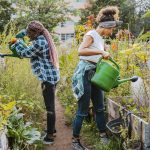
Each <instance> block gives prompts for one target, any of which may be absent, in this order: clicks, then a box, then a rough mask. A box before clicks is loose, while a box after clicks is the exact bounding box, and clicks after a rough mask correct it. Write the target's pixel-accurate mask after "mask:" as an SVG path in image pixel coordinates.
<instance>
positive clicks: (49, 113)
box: [47, 111, 55, 115]
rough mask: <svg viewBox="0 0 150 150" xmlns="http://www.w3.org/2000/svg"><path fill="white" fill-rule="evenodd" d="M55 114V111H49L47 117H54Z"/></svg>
mask: <svg viewBox="0 0 150 150" xmlns="http://www.w3.org/2000/svg"><path fill="white" fill-rule="evenodd" d="M54 114H55V112H54V111H47V115H54Z"/></svg>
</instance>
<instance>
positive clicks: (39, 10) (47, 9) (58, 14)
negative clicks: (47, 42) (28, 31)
mask: <svg viewBox="0 0 150 150" xmlns="http://www.w3.org/2000/svg"><path fill="white" fill-rule="evenodd" d="M67 4H68V3H66V2H65V1H64V0H38V1H37V0H28V1H19V2H17V3H16V5H17V7H18V8H17V11H18V16H19V17H18V18H17V19H16V20H15V22H16V25H17V26H19V28H25V27H26V26H27V24H28V23H29V21H32V20H39V21H41V22H42V23H43V24H44V26H45V27H46V28H47V29H48V30H50V31H52V29H53V28H54V27H55V26H56V25H58V23H59V22H64V21H65V20H66V19H67V18H68V16H69V14H71V13H72V11H71V10H70V9H68V7H67ZM22 11H23V12H24V15H22Z"/></svg>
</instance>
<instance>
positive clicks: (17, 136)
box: [7, 109, 41, 150]
mask: <svg viewBox="0 0 150 150" xmlns="http://www.w3.org/2000/svg"><path fill="white" fill-rule="evenodd" d="M23 116H24V114H23V113H21V112H20V110H17V109H16V110H14V111H13V113H12V114H11V115H10V116H9V121H8V125H7V129H8V132H7V134H8V137H9V139H10V140H12V145H11V146H12V147H13V149H14V150H18V149H26V150H31V147H30V146H33V145H34V146H36V144H37V143H36V142H39V141H40V137H41V135H40V132H39V131H38V130H37V129H36V128H33V127H32V123H31V122H25V121H24V118H23Z"/></svg>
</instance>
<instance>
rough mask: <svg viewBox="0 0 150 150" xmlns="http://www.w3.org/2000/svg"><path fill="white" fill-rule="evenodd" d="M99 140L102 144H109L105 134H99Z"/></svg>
mask: <svg viewBox="0 0 150 150" xmlns="http://www.w3.org/2000/svg"><path fill="white" fill-rule="evenodd" d="M100 140H101V142H102V143H103V144H108V143H109V142H110V140H109V138H108V136H107V134H101V133H100Z"/></svg>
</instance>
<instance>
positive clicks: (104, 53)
mask: <svg viewBox="0 0 150 150" xmlns="http://www.w3.org/2000/svg"><path fill="white" fill-rule="evenodd" d="M102 56H103V58H104V59H109V57H110V53H109V52H106V51H104V52H103V53H102Z"/></svg>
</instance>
